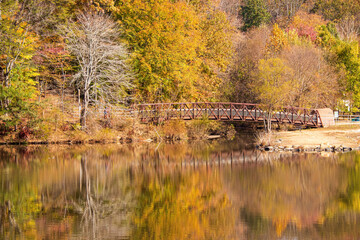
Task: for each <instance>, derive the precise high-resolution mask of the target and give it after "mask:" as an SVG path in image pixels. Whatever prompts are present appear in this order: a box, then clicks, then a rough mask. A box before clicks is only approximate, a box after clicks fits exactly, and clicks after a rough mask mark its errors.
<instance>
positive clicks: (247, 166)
mask: <svg viewBox="0 0 360 240" xmlns="http://www.w3.org/2000/svg"><path fill="white" fill-rule="evenodd" d="M0 159H1V160H0V184H1V185H0V205H1V209H0V238H5V239H16V238H17V239H71V238H74V239H277V238H279V239H294V238H297V239H308V238H311V239H314V238H315V239H348V238H350V239H354V238H355V239H356V238H359V237H360V230H358V229H360V226H358V225H359V224H358V223H359V222H360V215H359V211H360V172H359V171H360V170H359V169H360V154H359V153H356V152H352V153H346V154H338V155H336V154H330V155H328V156H322V155H321V154H317V153H312V154H292V153H261V152H258V151H256V150H254V149H252V148H251V147H249V146H247V145H246V142H241V141H238V140H235V141H231V142H228V141H226V142H223V141H219V142H211V143H210V142H209V143H189V144H184V143H182V144H161V145H156V144H143V145H90V146H49V147H44V146H43V147H20V148H16V147H11V148H5V147H4V148H1V149H0ZM7 203H10V204H11V207H10V208H9V207H7V205H6V204H7ZM9 210H11V211H9ZM12 218H13V219H14V220H15V223H14V222H13V221H12V220H11V219H12ZM17 227H18V229H19V231H17Z"/></svg>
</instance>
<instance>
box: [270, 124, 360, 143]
mask: <svg viewBox="0 0 360 240" xmlns="http://www.w3.org/2000/svg"><path fill="white" fill-rule="evenodd" d="M274 140H275V143H276V144H278V145H282V146H292V145H302V146H314V145H328V146H340V145H342V146H346V147H359V146H360V124H359V125H351V126H342V125H340V126H335V127H331V128H325V129H309V130H301V131H283V132H276V133H275V139H274Z"/></svg>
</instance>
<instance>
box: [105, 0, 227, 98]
mask: <svg viewBox="0 0 360 240" xmlns="http://www.w3.org/2000/svg"><path fill="white" fill-rule="evenodd" d="M205 9H206V10H205ZM109 10H110V11H113V12H114V15H115V16H116V18H117V19H118V20H119V22H120V24H121V26H122V28H123V30H124V32H123V36H124V37H125V39H126V40H127V42H128V43H129V46H130V48H131V50H132V51H133V53H134V54H133V56H132V59H133V61H132V63H133V68H134V71H135V72H136V80H135V84H136V96H137V97H138V99H139V100H140V101H150V102H159V101H180V100H187V101H189V100H205V99H209V98H214V97H215V95H216V90H217V86H218V85H219V82H220V81H221V79H220V78H218V74H219V72H224V71H225V70H226V67H225V66H226V65H227V64H228V59H229V57H230V54H231V46H232V41H231V28H230V25H229V23H228V21H227V19H226V16H225V15H224V13H222V12H221V11H218V10H216V8H215V10H214V8H212V7H208V5H207V2H206V1H203V2H202V1H189V2H188V3H187V2H185V1H169V0H158V1H150V2H149V1H144V0H135V1H130V0H125V1H122V2H121V4H119V3H115V4H114V5H113V6H112V7H109Z"/></svg>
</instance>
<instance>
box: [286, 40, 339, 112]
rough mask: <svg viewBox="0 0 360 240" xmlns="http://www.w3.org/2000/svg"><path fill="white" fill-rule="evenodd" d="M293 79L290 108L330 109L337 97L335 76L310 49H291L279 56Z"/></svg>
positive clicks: (317, 50)
mask: <svg viewBox="0 0 360 240" xmlns="http://www.w3.org/2000/svg"><path fill="white" fill-rule="evenodd" d="M281 57H282V59H284V61H285V64H286V66H287V67H289V68H291V70H292V71H291V72H292V75H291V78H292V79H293V86H292V93H293V96H292V97H291V99H292V100H293V102H291V103H290V104H291V105H293V106H297V107H303V108H324V107H334V105H335V103H336V101H335V99H336V97H337V96H338V93H339V89H340V87H339V84H338V81H339V76H338V74H337V73H336V72H335V68H334V67H332V66H330V65H329V63H328V62H327V61H326V60H325V59H324V57H323V52H322V51H321V49H318V48H316V47H315V46H313V45H308V46H306V45H305V46H296V45H295V46H292V47H290V48H289V49H288V50H286V51H284V52H283V53H282V56H281Z"/></svg>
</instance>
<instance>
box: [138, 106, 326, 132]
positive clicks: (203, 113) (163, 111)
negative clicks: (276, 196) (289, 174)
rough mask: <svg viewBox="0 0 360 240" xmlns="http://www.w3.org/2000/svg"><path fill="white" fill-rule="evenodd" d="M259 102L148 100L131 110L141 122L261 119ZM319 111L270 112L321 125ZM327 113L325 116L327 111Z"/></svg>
mask: <svg viewBox="0 0 360 240" xmlns="http://www.w3.org/2000/svg"><path fill="white" fill-rule="evenodd" d="M262 106H264V105H260V104H251V103H225V102H218V103H214V102H192V103H151V104H137V105H134V107H133V110H132V111H133V113H135V115H136V116H137V118H139V119H140V120H141V121H142V122H161V121H166V120H170V119H183V120H192V119H201V118H204V117H207V118H208V119H210V120H219V121H246V122H263V121H264V120H265V119H267V117H268V115H269V114H268V112H266V111H264V110H263V109H264V108H262ZM329 110H330V109H329ZM330 111H331V110H330ZM322 112H324V111H322V110H317V109H306V108H296V107H283V108H281V109H280V110H278V111H274V112H272V113H271V121H272V122H274V123H289V124H294V125H302V126H309V127H323V126H325V121H324V117H322V114H321V113H322ZM331 112H332V111H331ZM323 115H324V114H323ZM326 117H327V118H328V117H329V114H327V116H326Z"/></svg>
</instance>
